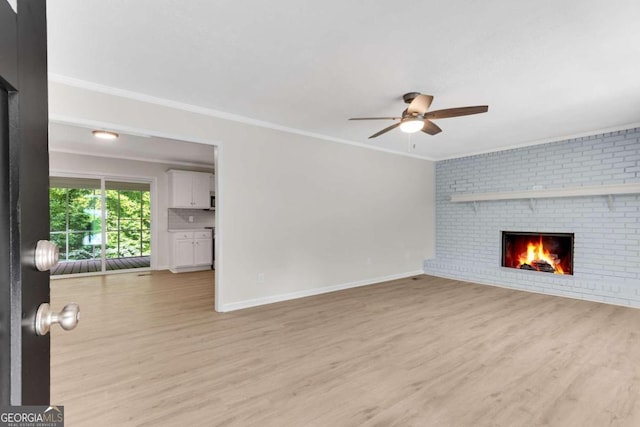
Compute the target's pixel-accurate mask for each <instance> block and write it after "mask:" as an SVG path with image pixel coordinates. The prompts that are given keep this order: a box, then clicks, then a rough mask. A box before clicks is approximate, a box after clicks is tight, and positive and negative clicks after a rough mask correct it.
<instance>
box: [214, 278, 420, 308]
mask: <svg viewBox="0 0 640 427" xmlns="http://www.w3.org/2000/svg"><path fill="white" fill-rule="evenodd" d="M423 274H424V271H422V270H415V271H409V272H406V273H400V274H392V275H390V276H383V277H374V278H371V279H365V280H358V281H355V282H348V283H342V284H339V285H333V286H325V287H322V288H313V289H306V290H304V291H298V292H290V293H286V294H279V295H272V296H268V297H262V298H254V299H249V300H244V301H238V302H231V303H227V304H223V305H222V311H223V312H227V311H235V310H241V309H243V308H249V307H257V306H259V305H266V304H273V303H276V302H282V301H289V300H292V299H298V298H304V297H310V296H313V295H320V294H327V293H329V292H336V291H342V290H345V289H351V288H357V287H360V286H368V285H374V284H377V283H381V282H388V281H390V280H397V279H405V278H407V277H411V276H418V275H423Z"/></svg>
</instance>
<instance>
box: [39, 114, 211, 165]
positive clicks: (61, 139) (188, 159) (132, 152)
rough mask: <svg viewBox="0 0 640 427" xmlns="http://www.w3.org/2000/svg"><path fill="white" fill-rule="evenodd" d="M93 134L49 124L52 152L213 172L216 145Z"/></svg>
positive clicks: (85, 130)
mask: <svg viewBox="0 0 640 427" xmlns="http://www.w3.org/2000/svg"><path fill="white" fill-rule="evenodd" d="M91 131H92V129H89V128H84V127H80V126H72V125H69V124H65V123H55V122H52V123H49V150H50V151H52V152H62V153H77V154H86V155H89V156H101V157H111V158H115V159H131V160H141V161H146V162H153V163H166V164H171V165H184V166H199V167H208V168H213V167H214V164H215V147H214V146H213V145H204V144H195V143H191V142H185V141H176V140H173V139H166V138H159V137H156V136H146V135H145V136H142V135H128V134H125V133H120V134H119V135H120V137H119V138H118V139H116V140H113V141H105V140H103V139H98V138H95V137H94V136H93V134H92V133H91Z"/></svg>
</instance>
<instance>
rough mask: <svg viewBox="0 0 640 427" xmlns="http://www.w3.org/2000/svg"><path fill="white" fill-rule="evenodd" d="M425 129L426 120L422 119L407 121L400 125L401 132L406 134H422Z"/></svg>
mask: <svg viewBox="0 0 640 427" xmlns="http://www.w3.org/2000/svg"><path fill="white" fill-rule="evenodd" d="M423 127H424V120H423V119H421V118H415V119H405V120H403V121H402V123H400V130H401V131H402V132H404V133H416V132H420V131H421V130H422V128H423Z"/></svg>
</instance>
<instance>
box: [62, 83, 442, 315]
mask: <svg viewBox="0 0 640 427" xmlns="http://www.w3.org/2000/svg"><path fill="white" fill-rule="evenodd" d="M49 91H50V93H49V101H50V107H49V111H50V114H51V116H52V117H53V118H56V119H58V120H70V121H77V122H82V123H85V124H86V123H92V122H95V123H102V124H112V125H113V126H112V127H114V128H116V129H121V130H122V129H123V128H130V129H136V130H138V131H141V132H144V133H147V134H153V135H158V136H164V137H170V138H174V139H180V140H187V141H201V142H208V143H211V144H216V145H218V147H219V163H218V166H217V171H216V174H217V180H218V189H217V198H216V203H217V205H218V206H217V211H216V213H217V215H216V220H217V224H216V226H217V234H218V239H217V243H218V244H219V245H220V246H219V247H218V252H217V262H218V264H217V268H218V270H217V274H218V276H217V278H218V285H219V286H220V285H221V286H222V289H218V294H217V299H218V301H217V302H218V303H219V304H220V305H218V306H217V307H218V308H219V309H222V310H230V309H235V308H240V307H245V306H250V305H255V304H260V303H265V302H270V301H276V300H281V299H287V298H293V297H297V296H304V295H310V294H313V293H318V292H324V291H328V290H333V289H339V288H343V287H349V286H353V285H358V284H365V283H373V282H375V281H378V280H384V279H386V278H393V277H401V276H406V275H410V274H415V273H419V272H421V271H422V261H423V260H424V259H425V258H431V257H432V256H433V251H434V249H433V246H434V231H435V217H434V215H435V213H434V168H433V163H432V162H430V161H426V160H420V159H415V158H409V157H404V156H399V155H394V154H389V153H384V152H378V151H373V150H368V149H365V148H360V147H354V146H349V145H345V144H339V143H334V142H327V141H322V140H318V139H315V138H311V137H307V136H301V135H295V134H290V133H286V132H282V131H278V130H273V129H267V128H262V127H257V126H253V125H248V124H243V123H239V122H234V121H230V120H224V119H220V118H216V117H212V116H210V115H205V114H198V113H196V112H191V111H186V110H180V109H175V108H170V107H167V106H162V105H157V104H151V103H146V102H142V101H138V100H133V99H129V98H124V97H118V96H113V95H109V94H105V93H99V92H94V91H89V90H86V89H81V88H77V87H71V86H67V85H63V84H60V83H55V82H50V86H49ZM261 277H264V280H263V281H261V280H260V278H261Z"/></svg>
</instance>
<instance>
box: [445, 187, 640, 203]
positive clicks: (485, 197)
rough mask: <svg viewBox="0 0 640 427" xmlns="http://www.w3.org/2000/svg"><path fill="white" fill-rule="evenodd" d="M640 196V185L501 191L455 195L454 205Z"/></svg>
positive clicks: (452, 197)
mask: <svg viewBox="0 0 640 427" xmlns="http://www.w3.org/2000/svg"><path fill="white" fill-rule="evenodd" d="M617 194H640V183H630V184H617V185H600V186H597V187H570V188H550V189H546V190H544V189H543V190H522V191H501V192H495V193H469V194H453V195H451V201H452V202H453V203H462V202H482V201H489V200H516V199H548V198H556V197H587V196H614V195H617Z"/></svg>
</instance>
